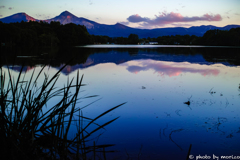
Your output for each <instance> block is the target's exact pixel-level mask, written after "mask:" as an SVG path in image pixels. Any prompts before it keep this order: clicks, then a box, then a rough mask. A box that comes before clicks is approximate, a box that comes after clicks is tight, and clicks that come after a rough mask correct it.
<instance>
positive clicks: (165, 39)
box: [0, 21, 240, 46]
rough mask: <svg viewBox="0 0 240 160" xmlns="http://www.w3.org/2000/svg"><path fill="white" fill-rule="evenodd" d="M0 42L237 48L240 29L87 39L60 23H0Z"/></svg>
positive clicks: (79, 29) (83, 32)
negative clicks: (152, 43) (157, 35)
mask: <svg viewBox="0 0 240 160" xmlns="http://www.w3.org/2000/svg"><path fill="white" fill-rule="evenodd" d="M0 42H1V44H3V43H4V44H6V45H22V46H31V45H39V46H77V45H85V44H148V43H149V42H157V43H158V44H160V45H211V46H240V28H232V29H230V30H229V31H225V30H209V31H207V32H206V33H205V34H204V35H203V36H202V37H198V36H195V35H191V36H190V35H174V36H173V35H172V36H159V37H157V38H150V37H148V38H139V37H138V35H136V34H130V35H129V36H128V37H109V36H99V35H90V34H89V33H88V31H87V29H86V27H85V26H83V25H76V24H73V23H69V24H65V25H62V24H60V22H51V23H47V22H42V21H40V22H34V21H29V22H23V21H22V22H20V23H18V22H17V23H10V24H6V23H2V22H0Z"/></svg>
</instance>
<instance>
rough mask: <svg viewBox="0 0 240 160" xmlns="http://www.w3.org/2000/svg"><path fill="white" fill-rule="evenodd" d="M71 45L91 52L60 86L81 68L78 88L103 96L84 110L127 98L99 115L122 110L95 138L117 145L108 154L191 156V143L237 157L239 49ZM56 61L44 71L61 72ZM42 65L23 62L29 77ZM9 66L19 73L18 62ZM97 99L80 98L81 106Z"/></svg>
mask: <svg viewBox="0 0 240 160" xmlns="http://www.w3.org/2000/svg"><path fill="white" fill-rule="evenodd" d="M165 47H166V46H165ZM237 51H238V50H237ZM74 52H76V54H78V56H79V55H82V54H84V53H85V52H86V53H88V54H87V56H84V58H85V59H84V62H77V59H78V58H76V59H75V61H76V63H75V64H73V65H71V66H70V65H69V66H68V67H66V68H65V70H63V72H62V73H61V76H60V80H59V82H58V85H59V86H62V84H64V83H65V82H66V80H67V77H69V78H73V77H75V76H76V74H77V71H80V74H84V79H83V83H85V84H87V86H85V87H83V88H82V91H83V92H81V93H80V95H81V96H83V97H84V96H88V95H99V97H98V98H101V99H100V100H98V101H97V102H95V103H94V104H92V105H90V106H89V107H87V108H85V109H84V110H83V114H84V116H86V117H92V118H94V117H96V116H97V115H99V114H100V113H102V112H104V111H106V110H107V109H110V108H111V107H114V106H116V105H118V104H121V103H123V102H127V103H126V104H125V105H123V106H121V107H120V108H117V109H116V110H114V111H113V112H110V113H109V114H108V115H106V116H105V117H103V118H102V119H101V120H100V121H99V123H104V122H106V121H107V120H110V119H113V118H115V117H118V116H120V118H119V119H118V120H116V121H115V122H114V123H112V124H110V125H109V126H107V127H106V131H104V130H103V131H102V132H101V133H103V134H102V135H101V136H100V137H99V138H95V139H94V140H95V141H96V142H97V144H115V146H114V147H112V148H111V150H116V151H118V152H115V153H109V154H108V155H107V156H108V158H109V159H114V158H115V159H138V158H139V159H186V156H187V153H188V149H189V145H190V144H192V149H191V155H193V156H198V155H203V156H204V155H209V156H211V157H212V156H213V154H214V155H217V156H224V155H235V156H240V144H239V142H240V88H239V86H240V65H239V63H238V61H236V54H239V52H236V49H231V48H230V49H229V48H228V49H226V48H225V49H221V48H220V49H219V48H218V49H217V48H206V47H199V46H196V47H192V48H189V46H184V47H177V48H176V47H172V48H171V47H169V46H168V48H159V46H158V47H157V46H154V47H152V46H150V47H146V46H145V47H143V46H140V48H139V47H138V46H124V47H123V46H120V47H119V46H113V45H110V46H103V45H102V46H99V45H98V46H85V47H79V48H77V49H75V51H74ZM220 52H221V53H220ZM211 55H212V56H211ZM226 55H227V56H226ZM21 56H25V55H21ZM21 56H20V57H19V58H21ZM238 57H239V55H238ZM39 59H40V58H39ZM80 59H81V57H80V58H79V61H80ZM19 61H23V60H22V59H21V60H19ZM28 61H29V60H28ZM34 62H35V61H34ZM19 63H20V62H19ZM59 63H60V64H59ZM59 63H57V62H56V63H54V64H51V63H50V67H49V68H46V69H45V72H46V73H48V74H50V75H51V74H52V73H55V72H57V71H58V69H59V68H60V66H61V64H64V63H63V62H59ZM65 63H66V62H65ZM41 64H42V62H38V61H36V62H35V64H34V65H31V67H30V66H28V67H27V66H26V67H25V71H26V76H29V77H30V75H31V73H32V69H33V68H35V69H36V71H38V70H40V69H41V67H40V65H41ZM8 65H9V64H8ZM11 69H12V72H13V73H14V74H17V73H18V70H19V67H17V66H12V67H11ZM98 98H95V99H94V98H92V99H83V100H81V103H79V106H80V107H81V106H84V105H86V104H88V103H91V102H93V101H95V100H97V99H98ZM188 101H189V102H190V104H189V105H188V104H184V102H188ZM51 103H52V102H51ZM49 105H51V104H49ZM73 130H74V129H73ZM98 134H99V133H98ZM96 136H97V135H96Z"/></svg>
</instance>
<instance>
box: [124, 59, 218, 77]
mask: <svg viewBox="0 0 240 160" xmlns="http://www.w3.org/2000/svg"><path fill="white" fill-rule="evenodd" d="M150 69H151V70H154V71H155V72H157V73H159V74H161V75H168V76H169V77H172V76H179V75H180V74H181V73H187V72H188V73H198V74H201V75H202V76H207V75H214V76H217V75H218V74H219V73H220V71H219V70H217V69H200V68H199V69H197V68H189V67H184V66H175V65H173V66H172V65H168V64H165V63H161V62H155V61H149V60H148V61H139V65H129V66H128V67H127V70H128V71H129V72H131V73H138V72H140V71H147V70H150Z"/></svg>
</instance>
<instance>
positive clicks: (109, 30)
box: [0, 11, 240, 38]
mask: <svg viewBox="0 0 240 160" xmlns="http://www.w3.org/2000/svg"><path fill="white" fill-rule="evenodd" d="M30 20H32V21H39V20H37V19H35V18H33V17H30V16H29V15H27V14H26V13H17V14H14V15H12V16H9V17H5V18H2V19H0V21H2V22H3V23H11V22H21V21H30ZM42 21H45V22H48V23H50V22H51V21H59V22H60V23H61V24H67V23H75V24H79V25H84V26H86V28H87V30H88V32H89V33H90V34H93V35H105V36H109V37H128V36H129V35H130V34H137V35H138V36H139V37H140V38H147V37H159V36H170V35H186V34H188V35H196V36H203V34H204V33H205V32H206V31H208V30H211V29H219V30H229V29H231V28H237V27H240V25H227V26H225V27H216V26H211V25H208V26H204V25H203V26H193V27H190V28H183V27H175V28H157V29H138V28H131V27H127V26H125V25H122V24H120V23H117V24H115V25H106V24H99V23H97V22H94V21H91V20H88V19H85V18H82V17H77V16H75V15H73V14H72V13H70V12H68V11H64V12H62V13H61V14H60V15H59V16H56V17H54V18H52V19H47V20H42Z"/></svg>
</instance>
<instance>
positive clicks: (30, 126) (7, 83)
mask: <svg viewBox="0 0 240 160" xmlns="http://www.w3.org/2000/svg"><path fill="white" fill-rule="evenodd" d="M65 66H66V65H65ZM65 66H63V67H62V68H61V69H60V70H59V71H58V72H57V73H56V74H54V75H53V76H52V77H51V78H49V76H48V75H46V74H45V73H44V76H45V77H44V81H43V83H42V84H41V86H37V81H38V80H39V77H40V75H41V74H43V70H44V67H42V69H41V71H40V72H39V73H38V74H37V76H36V78H34V77H35V76H34V71H35V70H34V71H33V73H32V75H31V77H30V79H29V80H25V79H24V77H25V76H24V74H23V73H22V70H21V71H20V72H19V74H18V76H17V78H16V79H14V78H13V76H12V74H11V72H10V70H9V69H8V70H7V71H3V69H2V67H1V69H0V76H1V77H0V87H1V88H0V105H1V107H0V138H1V152H2V153H3V154H1V155H0V156H1V159H2V158H3V159H87V154H88V153H91V152H92V153H94V157H95V153H97V152H103V156H104V159H106V158H105V157H106V156H105V152H107V151H105V148H106V147H110V146H112V145H96V144H95V142H94V143H93V144H92V145H89V143H86V142H88V140H89V137H90V136H92V135H93V134H94V133H96V132H97V131H99V130H100V129H102V128H103V127H105V126H106V125H108V124H110V123H112V122H113V121H115V120H116V119H118V118H119V117H117V118H114V119H112V120H110V121H108V122H106V123H104V124H101V125H99V124H97V122H96V121H97V120H98V119H99V118H101V117H103V116H104V115H106V114H107V113H108V112H110V111H112V110H114V109H116V108H118V107H119V106H121V105H123V104H124V103H123V104H120V105H118V106H115V107H113V108H111V109H109V110H107V111H106V112H104V113H102V114H100V115H99V116H97V117H96V118H88V117H84V116H83V113H82V109H81V108H80V107H77V105H76V104H77V102H78V100H79V99H78V94H79V91H80V88H81V87H82V86H83V84H82V80H83V76H81V77H80V76H79V72H77V76H76V80H75V81H76V82H75V83H74V79H72V80H68V81H67V84H66V86H64V87H63V88H60V89H57V88H56V87H55V84H56V82H57V80H58V78H59V75H60V72H61V70H62V69H63V68H64V67H65ZM73 88H74V90H75V91H74V93H72V90H73ZM70 90H71V91H70ZM56 96H58V97H61V99H60V100H59V101H57V102H56V104H54V105H52V106H50V105H48V106H47V110H46V109H43V107H44V106H46V104H47V103H48V101H49V100H51V99H52V98H54V97H56ZM76 117H77V118H76ZM83 121H84V122H85V123H83ZM73 122H74V124H75V122H76V123H77V131H76V134H75V136H74V137H73V138H71V139H70V138H69V133H70V128H71V127H73V126H74V125H72V124H73ZM90 126H94V127H90ZM90 128H91V130H90ZM87 144H88V145H87Z"/></svg>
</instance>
